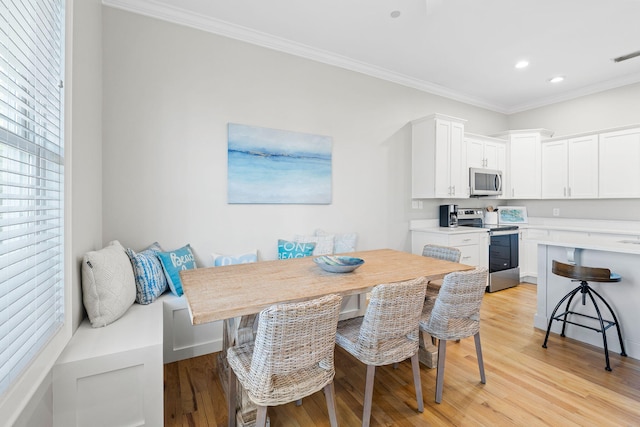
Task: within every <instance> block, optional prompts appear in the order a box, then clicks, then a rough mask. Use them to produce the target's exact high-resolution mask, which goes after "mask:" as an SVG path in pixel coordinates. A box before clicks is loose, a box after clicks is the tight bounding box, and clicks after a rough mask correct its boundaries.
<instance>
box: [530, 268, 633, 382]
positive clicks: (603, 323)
mask: <svg viewBox="0 0 640 427" xmlns="http://www.w3.org/2000/svg"><path fill="white" fill-rule="evenodd" d="M578 292H580V294H581V295H582V305H585V304H586V297H587V295H588V296H589V299H590V300H591V302H592V304H593V307H594V308H595V310H596V313H597V317H595V316H589V315H587V314H583V313H578V312H575V311H572V310H570V309H569V308H570V306H571V302H572V301H573V298H574V297H575V296H576V295H577V294H578ZM594 295H595V296H596V297H598V299H600V301H602V302H603V303H604V305H605V306H606V307H607V309H608V310H609V313H610V314H611V317H612V318H613V320H605V319H603V318H602V314H601V313H600V308H599V307H598V303H597V302H596V299H595V298H594ZM567 299H568V301H567ZM564 301H567V305H566V307H565V311H564V312H563V313H561V314H558V315H556V312H557V311H558V309H559V308H560V306H561V305H562V303H563V302H564ZM569 315H575V316H580V317H584V318H590V319H593V320H597V321H598V323H599V324H600V328H594V327H592V326H589V325H585V324H582V323H577V322H574V321H571V320H569V319H568V316H569ZM554 320H557V321H559V322H562V332H561V334H560V336H561V337H564V336H565V329H566V327H567V323H570V324H572V325H575V326H580V327H581V328H586V329H591V330H592V331H596V332H598V333H601V334H602V341H603V344H604V357H605V361H606V367H605V369H606V370H607V371H611V365H610V363H609V348H608V346H607V334H606V331H607V329H609V328H610V327H612V326H615V327H616V329H617V331H618V339H619V340H620V349H621V353H620V355H621V356H626V355H627V353H626V352H625V350H624V342H623V341H622V333H621V332H620V325H619V324H618V319H617V317H616V315H615V313H614V312H613V309H612V308H611V306H610V305H609V303H607V301H606V300H605V299H604V298H602V296H601V295H600V294H599V293H597V292H596V291H595V290H594V289H593V288H592V287H590V286H589V283H587V282H586V281H585V280H581V281H580V286H578V287H577V288H575V289H573V290H572V291H571V292H569V293H568V294H567V295H565V296H564V298H562V299H561V300H560V302H559V303H558V304H557V305H556V307H555V308H554V309H553V312H552V313H551V317H550V319H549V326H548V327H547V333H546V335H545V337H544V343H543V344H542V347H543V348H547V341H548V340H549V333H550V332H551V324H552V323H553V321H554Z"/></svg>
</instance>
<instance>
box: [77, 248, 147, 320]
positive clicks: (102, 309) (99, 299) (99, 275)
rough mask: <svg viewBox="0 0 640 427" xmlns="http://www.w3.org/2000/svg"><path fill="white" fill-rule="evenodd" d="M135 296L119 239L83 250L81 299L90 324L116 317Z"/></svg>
mask: <svg viewBox="0 0 640 427" xmlns="http://www.w3.org/2000/svg"><path fill="white" fill-rule="evenodd" d="M135 299H136V281H135V277H134V275H133V267H132V266H131V261H129V257H128V256H127V253H126V252H125V249H124V248H123V247H122V245H121V244H120V242H118V241H117V240H114V241H113V242H111V243H109V246H107V247H105V248H103V249H101V250H99V251H92V252H87V253H86V254H85V256H84V258H83V260H82V300H83V302H84V307H85V309H86V310H87V314H88V315H89V320H90V321H91V326H93V327H94V328H99V327H102V326H106V325H108V324H109V323H112V322H115V321H116V320H118V319H119V318H120V317H121V316H122V315H123V314H124V313H125V312H126V311H127V310H128V309H129V307H131V305H132V304H133V302H134V301H135Z"/></svg>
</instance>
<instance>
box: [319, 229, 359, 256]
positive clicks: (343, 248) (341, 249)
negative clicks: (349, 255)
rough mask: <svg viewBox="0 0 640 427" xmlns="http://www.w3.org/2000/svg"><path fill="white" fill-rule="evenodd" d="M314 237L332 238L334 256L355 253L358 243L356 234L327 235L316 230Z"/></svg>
mask: <svg viewBox="0 0 640 427" xmlns="http://www.w3.org/2000/svg"><path fill="white" fill-rule="evenodd" d="M316 236H333V253H335V254H342V253H345V252H355V250H356V244H357V243H358V233H342V234H329V233H327V232H326V231H323V230H316Z"/></svg>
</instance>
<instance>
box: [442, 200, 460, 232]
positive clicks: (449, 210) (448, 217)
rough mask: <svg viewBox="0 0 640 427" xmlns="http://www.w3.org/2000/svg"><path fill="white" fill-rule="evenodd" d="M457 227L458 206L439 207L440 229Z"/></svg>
mask: <svg viewBox="0 0 640 427" xmlns="http://www.w3.org/2000/svg"><path fill="white" fill-rule="evenodd" d="M457 226H458V205H440V227H451V228H454V227H457Z"/></svg>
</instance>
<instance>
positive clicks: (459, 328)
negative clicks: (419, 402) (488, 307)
mask: <svg viewBox="0 0 640 427" xmlns="http://www.w3.org/2000/svg"><path fill="white" fill-rule="evenodd" d="M487 277H488V273H487V269H486V268H484V267H478V268H476V269H475V270H471V271H461V272H454V273H449V274H447V275H446V276H444V281H443V283H442V288H441V289H440V293H439V294H438V297H437V298H436V299H435V300H432V299H430V300H427V301H426V302H425V305H424V309H423V311H422V318H421V319H420V331H424V332H427V333H428V334H430V335H431V336H432V337H435V338H437V339H438V367H437V369H438V370H437V375H436V402H437V403H440V402H441V401H442V385H443V380H444V362H445V357H446V350H447V341H455V340H460V339H462V338H467V337H470V336H472V335H473V337H474V339H475V344H476V355H477V357H478V367H479V368H480V381H481V382H482V384H485V383H486V378H485V374H484V363H483V361H482V348H481V346H480V304H481V303H482V297H483V296H484V293H485V289H486V287H487Z"/></svg>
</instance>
